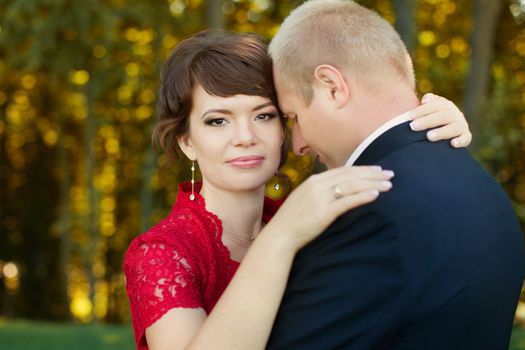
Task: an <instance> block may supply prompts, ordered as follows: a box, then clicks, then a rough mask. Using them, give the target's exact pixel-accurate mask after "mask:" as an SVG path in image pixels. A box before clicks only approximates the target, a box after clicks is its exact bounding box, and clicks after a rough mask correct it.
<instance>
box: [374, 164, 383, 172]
mask: <svg viewBox="0 0 525 350" xmlns="http://www.w3.org/2000/svg"><path fill="white" fill-rule="evenodd" d="M372 169H374V170H377V171H381V170H383V168H381V166H380V165H373V166H372Z"/></svg>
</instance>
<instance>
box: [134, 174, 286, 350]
mask: <svg viewBox="0 0 525 350" xmlns="http://www.w3.org/2000/svg"><path fill="white" fill-rule="evenodd" d="M199 187H200V184H198V186H197V188H196V190H197V191H198V190H199ZM197 191H196V192H197ZM190 192H191V185H190V184H189V183H182V184H180V185H179V193H178V195H177V200H176V202H175V204H174V205H173V208H172V211H171V213H170V214H169V215H168V216H167V217H166V218H164V219H163V220H162V221H161V222H159V223H158V224H157V225H155V226H153V227H152V228H151V229H149V230H148V231H146V232H145V233H143V234H141V235H140V236H138V237H136V238H135V239H134V240H133V241H132V242H131V244H130V246H129V248H128V250H127V252H126V255H125V257H124V272H125V274H126V290H127V293H128V298H129V301H130V307H131V316H132V320H133V329H134V332H135V342H136V344H137V349H140V350H144V349H148V345H147V344H146V337H145V330H146V328H147V327H149V326H151V325H152V324H153V323H154V322H155V321H157V320H158V319H159V318H161V317H162V316H163V315H164V314H165V313H166V312H168V311H169V310H170V309H173V308H203V309H204V310H205V311H206V313H208V314H209V313H210V311H211V310H212V309H213V307H214V306H215V304H216V303H217V300H218V299H219V297H220V296H221V294H222V293H223V292H224V289H225V288H226V286H227V285H228V283H229V282H230V280H231V279H232V277H233V274H234V273H235V271H236V270H237V267H238V266H239V263H238V262H236V261H234V260H232V259H231V257H230V252H229V251H228V248H226V246H225V245H224V244H223V243H222V241H221V237H222V223H221V221H220V219H219V218H218V217H217V216H216V215H215V214H213V213H211V212H208V211H206V209H205V203H204V198H203V197H201V196H200V195H198V193H196V198H195V200H194V201H192V200H190V199H189V195H190ZM279 204H280V202H277V201H272V200H271V199H269V198H266V199H265V204H264V215H263V221H265V222H266V221H268V220H269V219H270V218H271V217H272V216H273V214H274V213H275V212H276V211H277V209H278V207H279Z"/></svg>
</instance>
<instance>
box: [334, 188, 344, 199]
mask: <svg viewBox="0 0 525 350" xmlns="http://www.w3.org/2000/svg"><path fill="white" fill-rule="evenodd" d="M332 192H333V194H334V198H335V199H339V198H343V196H344V195H343V191H341V187H339V185H335V186H333V187H332Z"/></svg>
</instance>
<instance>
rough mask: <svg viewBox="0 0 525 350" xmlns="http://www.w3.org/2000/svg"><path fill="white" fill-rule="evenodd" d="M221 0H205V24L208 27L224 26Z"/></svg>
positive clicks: (218, 27)
mask: <svg viewBox="0 0 525 350" xmlns="http://www.w3.org/2000/svg"><path fill="white" fill-rule="evenodd" d="M221 7H222V0H206V25H207V27H208V28H217V29H223V28H224V15H223V14H222V8H221Z"/></svg>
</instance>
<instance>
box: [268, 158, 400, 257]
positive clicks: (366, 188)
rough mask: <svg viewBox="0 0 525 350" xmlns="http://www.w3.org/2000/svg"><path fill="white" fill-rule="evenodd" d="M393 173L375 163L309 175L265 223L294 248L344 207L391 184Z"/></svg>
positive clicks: (368, 199) (367, 200) (369, 199)
mask: <svg viewBox="0 0 525 350" xmlns="http://www.w3.org/2000/svg"><path fill="white" fill-rule="evenodd" d="M393 176H394V173H393V172H392V171H389V170H382V169H381V167H379V166H352V167H341V168H335V169H331V170H327V171H325V172H323V173H320V174H316V175H312V176H310V177H309V178H308V179H307V180H306V181H304V182H303V183H302V184H301V185H300V186H299V187H297V188H296V189H295V190H294V191H293V192H292V194H291V195H290V196H289V197H288V198H287V199H286V201H285V202H284V204H283V205H282V206H281V208H279V210H278V212H277V214H275V216H274V217H273V218H272V220H270V222H269V223H268V224H267V225H266V226H269V225H271V226H273V228H274V230H273V231H274V232H279V238H283V239H285V243H286V245H287V246H289V247H291V249H292V250H293V251H297V250H299V249H300V248H302V247H303V246H304V245H306V244H307V243H308V242H310V241H311V240H313V239H314V238H316V237H317V236H318V235H319V234H320V233H321V232H323V231H324V230H325V229H326V228H327V227H328V226H329V225H330V224H331V223H332V222H333V221H334V220H335V219H336V218H337V217H339V216H340V215H341V214H343V213H345V212H346V211H348V210H350V209H353V208H355V207H358V206H361V205H363V204H366V203H370V202H372V201H374V200H375V199H376V198H377V197H378V196H379V193H380V192H385V191H388V190H390V189H391V188H392V183H391V182H390V179H391V178H392V177H393Z"/></svg>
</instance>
